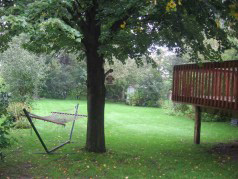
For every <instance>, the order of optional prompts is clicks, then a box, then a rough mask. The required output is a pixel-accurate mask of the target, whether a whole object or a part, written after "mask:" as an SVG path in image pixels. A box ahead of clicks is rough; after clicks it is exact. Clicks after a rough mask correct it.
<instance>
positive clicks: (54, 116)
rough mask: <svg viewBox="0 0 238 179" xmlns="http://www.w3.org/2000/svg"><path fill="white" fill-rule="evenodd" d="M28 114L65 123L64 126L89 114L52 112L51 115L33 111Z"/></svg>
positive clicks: (48, 120)
mask: <svg viewBox="0 0 238 179" xmlns="http://www.w3.org/2000/svg"><path fill="white" fill-rule="evenodd" d="M28 114H29V116H30V117H31V118H34V119H39V120H42V121H46V122H52V123H55V124H58V125H63V126H65V124H66V123H67V122H71V121H74V120H77V119H79V118H83V117H87V115H83V114H69V113H62V112H51V115H50V116H38V115H35V114H32V113H28Z"/></svg>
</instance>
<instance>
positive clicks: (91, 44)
mask: <svg viewBox="0 0 238 179" xmlns="http://www.w3.org/2000/svg"><path fill="white" fill-rule="evenodd" d="M96 13H97V5H95V6H94V7H92V9H91V10H90V11H88V12H87V15H86V16H87V20H86V25H85V26H84V27H85V29H84V39H83V44H84V45H85V49H86V57H87V100H88V125H87V140H86V150H87V151H89V152H97V153H102V152H105V151H106V148H105V135H104V107H105V85H104V81H105V74H104V67H103V65H104V59H103V56H102V55H101V54H99V53H98V51H99V47H100V43H99V37H100V33H101V29H100V24H99V23H98V21H97V20H96Z"/></svg>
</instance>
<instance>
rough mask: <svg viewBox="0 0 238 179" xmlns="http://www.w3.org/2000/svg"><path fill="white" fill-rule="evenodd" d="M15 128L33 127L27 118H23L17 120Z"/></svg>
mask: <svg viewBox="0 0 238 179" xmlns="http://www.w3.org/2000/svg"><path fill="white" fill-rule="evenodd" d="M14 128H15V129H29V128H31V125H30V124H29V122H28V121H27V120H25V119H23V120H19V121H17V122H15V125H14Z"/></svg>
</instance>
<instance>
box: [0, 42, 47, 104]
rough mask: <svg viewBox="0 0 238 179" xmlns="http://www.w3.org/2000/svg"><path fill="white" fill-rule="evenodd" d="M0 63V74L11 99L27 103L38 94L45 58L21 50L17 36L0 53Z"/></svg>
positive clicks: (43, 74)
mask: <svg viewBox="0 0 238 179" xmlns="http://www.w3.org/2000/svg"><path fill="white" fill-rule="evenodd" d="M0 64H1V69H0V75H1V76H2V78H3V79H4V80H5V84H6V86H7V88H8V92H9V93H11V96H12V97H11V101H15V102H22V103H28V102H30V100H32V99H33V98H34V97H37V96H38V94H39V91H40V89H41V87H42V86H43V85H44V82H45V80H44V79H45V75H46V70H47V68H46V66H45V58H43V57H39V56H36V55H33V54H31V53H29V52H28V51H26V50H23V49H22V48H21V47H20V39H19V38H17V39H15V40H14V41H13V42H12V43H11V44H10V47H9V48H8V50H7V51H5V52H4V53H2V54H1V56H0Z"/></svg>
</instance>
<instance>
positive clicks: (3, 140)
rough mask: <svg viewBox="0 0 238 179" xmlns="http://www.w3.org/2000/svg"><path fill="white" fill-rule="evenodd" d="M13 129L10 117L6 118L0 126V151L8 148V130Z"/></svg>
mask: <svg viewBox="0 0 238 179" xmlns="http://www.w3.org/2000/svg"><path fill="white" fill-rule="evenodd" d="M12 127H13V120H12V116H7V117H6V119H5V120H4V121H3V122H2V123H1V125H0V149H3V148H6V147H8V146H10V142H11V140H10V138H9V137H8V135H9V130H10V128H12Z"/></svg>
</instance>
